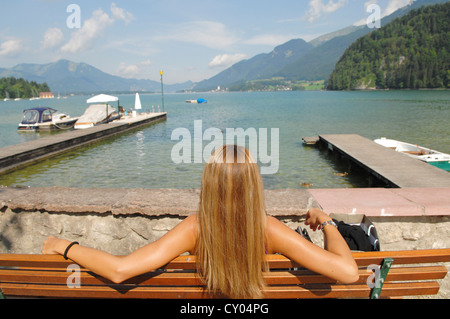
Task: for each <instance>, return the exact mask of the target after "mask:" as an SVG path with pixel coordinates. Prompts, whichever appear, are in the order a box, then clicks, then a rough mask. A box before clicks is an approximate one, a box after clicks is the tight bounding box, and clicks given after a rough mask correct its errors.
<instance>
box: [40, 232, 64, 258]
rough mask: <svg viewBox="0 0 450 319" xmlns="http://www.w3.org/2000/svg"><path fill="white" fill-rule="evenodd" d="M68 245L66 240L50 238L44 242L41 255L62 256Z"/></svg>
mask: <svg viewBox="0 0 450 319" xmlns="http://www.w3.org/2000/svg"><path fill="white" fill-rule="evenodd" d="M69 244H70V242H69V241H68V240H65V239H59V238H56V237H54V236H50V237H48V238H47V240H46V241H45V242H44V246H43V247H42V253H43V254H46V255H56V254H60V255H62V254H63V253H64V250H65V249H66V247H67V245H69Z"/></svg>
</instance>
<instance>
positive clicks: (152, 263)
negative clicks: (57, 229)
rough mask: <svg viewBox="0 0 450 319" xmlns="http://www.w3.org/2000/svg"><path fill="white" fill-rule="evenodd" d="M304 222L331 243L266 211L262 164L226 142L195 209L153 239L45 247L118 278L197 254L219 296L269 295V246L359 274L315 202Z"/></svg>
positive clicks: (313, 265)
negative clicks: (127, 245)
mask: <svg viewBox="0 0 450 319" xmlns="http://www.w3.org/2000/svg"><path fill="white" fill-rule="evenodd" d="M305 224H307V225H310V227H311V229H312V230H314V231H315V230H316V229H318V228H319V229H322V230H323V233H324V236H325V241H326V242H327V247H326V250H325V249H323V248H321V247H319V246H317V245H314V244H313V243H311V242H309V241H307V240H306V239H304V238H303V237H302V236H301V235H299V234H298V233H296V232H295V231H294V230H292V229H290V228H289V227H287V226H286V225H284V224H283V223H282V222H280V221H278V220H277V219H276V218H274V217H269V216H267V215H266V209H265V201H264V187H263V183H262V179H261V175H260V173H259V169H258V165H257V163H256V162H255V160H254V158H253V157H252V155H251V154H250V152H249V151H248V149H246V148H244V147H240V146H235V145H224V146H223V147H221V148H218V149H216V151H215V152H214V153H213V155H212V156H211V158H210V159H209V161H208V162H207V163H206V165H205V169H204V172H203V176H202V186H201V193H200V203H199V209H198V213H197V214H195V215H191V216H189V217H187V218H186V219H184V220H183V221H182V222H181V223H180V224H178V225H177V226H176V227H175V228H173V229H172V230H171V231H169V232H168V233H166V234H165V235H164V236H163V237H161V238H160V239H158V240H157V241H155V242H152V243H150V244H147V245H145V246H144V247H141V248H139V249H137V250H136V251H134V252H132V253H131V254H129V255H128V256H126V257H117V256H114V255H111V254H109V253H106V252H103V251H100V250H97V249H92V248H89V247H84V246H81V245H79V244H78V243H76V244H75V243H71V242H70V241H67V240H65V239H59V238H56V237H53V236H51V237H49V238H48V239H47V240H46V241H45V243H44V247H43V250H42V252H43V253H45V254H61V255H63V254H64V255H65V256H67V257H68V258H70V259H72V260H73V261H75V262H77V263H78V264H80V265H82V266H83V267H85V268H87V269H90V270H91V271H93V272H95V273H97V274H99V275H101V276H103V277H105V278H108V279H110V280H111V281H113V282H116V283H120V282H123V281H125V280H126V279H128V278H131V277H134V276H137V275H140V274H143V273H146V272H148V271H151V270H154V269H158V268H159V267H161V266H163V265H165V264H166V263H168V262H169V261H171V260H172V259H173V258H175V257H177V256H179V255H180V254H182V253H185V252H190V253H191V254H196V255H198V257H197V263H198V265H197V267H198V271H199V273H200V274H201V275H202V277H203V279H204V281H205V286H206V289H207V290H208V292H211V293H213V294H215V295H216V296H217V297H229V298H261V297H264V294H263V290H264V286H265V284H264V279H263V272H264V271H266V270H267V264H266V262H265V258H264V256H265V254H267V253H269V254H272V253H280V254H283V255H285V256H286V257H288V258H291V259H292V260H294V261H296V262H297V263H299V264H300V265H302V266H304V267H306V268H309V269H310V270H312V271H315V272H317V273H321V274H323V275H325V276H328V277H330V278H332V279H335V280H339V281H341V282H344V283H347V282H354V281H356V280H357V279H358V268H357V265H356V263H355V261H354V259H353V256H352V254H351V252H350V249H349V248H348V246H347V243H346V242H345V240H344V239H343V238H342V236H341V235H340V233H339V231H338V230H337V228H336V227H335V226H334V225H333V223H332V220H331V218H330V217H329V216H328V215H327V214H325V213H324V212H322V211H320V210H319V209H311V210H309V211H308V213H307V215H306V221H305Z"/></svg>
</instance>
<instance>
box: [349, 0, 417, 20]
mask: <svg viewBox="0 0 450 319" xmlns="http://www.w3.org/2000/svg"><path fill="white" fill-rule="evenodd" d="M411 2H412V1H411V0H390V1H389V2H388V4H387V6H386V8H384V11H383V13H382V14H381V18H384V17H386V16H388V15H390V14H392V13H394V12H395V11H397V10H398V9H400V8H403V7H405V6H407V5H409V4H411ZM372 4H378V0H369V1H367V2H366V3H364V10H365V12H367V8H368V7H369V6H370V5H372ZM366 23H367V17H365V18H363V19H361V20H359V21H357V22H355V23H354V25H355V26H360V25H364V24H366Z"/></svg>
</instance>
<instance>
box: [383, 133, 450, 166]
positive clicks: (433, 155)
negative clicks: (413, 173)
mask: <svg viewBox="0 0 450 319" xmlns="http://www.w3.org/2000/svg"><path fill="white" fill-rule="evenodd" d="M375 143H377V144H379V145H382V146H384V147H387V148H390V149H393V150H395V151H397V152H400V153H403V154H406V155H408V156H410V157H413V158H415V159H418V160H421V161H423V162H426V163H428V164H431V165H433V166H436V167H439V168H441V169H443V170H446V171H448V172H450V155H449V154H446V153H442V152H439V151H435V150H432V149H430V148H427V147H423V146H419V145H417V144H410V143H405V142H401V141H397V140H392V139H388V138H385V137H382V138H379V139H376V140H375Z"/></svg>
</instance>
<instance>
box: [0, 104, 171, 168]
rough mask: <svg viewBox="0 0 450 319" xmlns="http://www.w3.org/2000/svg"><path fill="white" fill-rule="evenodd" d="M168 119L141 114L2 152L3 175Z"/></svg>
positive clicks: (52, 136)
mask: <svg viewBox="0 0 450 319" xmlns="http://www.w3.org/2000/svg"><path fill="white" fill-rule="evenodd" d="M166 119H167V112H162V113H142V114H139V115H138V116H136V117H127V118H123V119H120V120H116V121H113V122H109V123H107V124H99V125H96V126H94V127H90V128H87V129H83V130H71V131H66V132H63V133H60V134H55V135H51V136H47V137H42V138H39V139H36V140H32V141H28V142H25V143H21V144H17V145H10V146H6V147H3V148H0V174H2V173H5V172H8V171H11V170H15V169H18V168H21V167H23V166H26V165H30V164H33V163H35V162H38V161H41V160H43V159H46V158H49V157H51V156H54V155H57V154H60V153H62V152H66V151H69V150H73V149H74V148H77V147H80V146H83V145H87V144H90V143H94V142H97V141H100V140H102V139H104V138H107V137H111V136H114V135H118V134H121V133H124V132H126V131H129V130H132V129H135V128H138V127H141V126H144V125H149V124H151V123H156V122H159V121H163V120H166Z"/></svg>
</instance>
